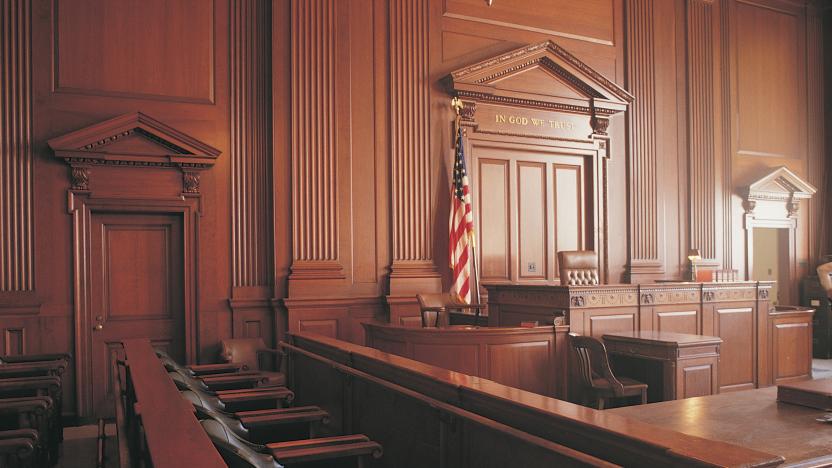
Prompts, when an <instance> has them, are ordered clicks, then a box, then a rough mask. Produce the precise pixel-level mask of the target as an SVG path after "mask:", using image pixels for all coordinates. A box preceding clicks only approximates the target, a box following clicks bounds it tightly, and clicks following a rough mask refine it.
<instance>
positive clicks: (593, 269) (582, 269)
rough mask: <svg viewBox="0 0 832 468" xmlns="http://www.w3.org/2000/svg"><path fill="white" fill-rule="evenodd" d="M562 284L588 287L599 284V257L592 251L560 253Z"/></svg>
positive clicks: (565, 251) (559, 262)
mask: <svg viewBox="0 0 832 468" xmlns="http://www.w3.org/2000/svg"><path fill="white" fill-rule="evenodd" d="M558 266H559V271H560V284H561V285H563V286H587V285H593V284H598V283H599V280H598V256H597V255H596V254H595V252H593V251H592V250H564V251H560V252H558Z"/></svg>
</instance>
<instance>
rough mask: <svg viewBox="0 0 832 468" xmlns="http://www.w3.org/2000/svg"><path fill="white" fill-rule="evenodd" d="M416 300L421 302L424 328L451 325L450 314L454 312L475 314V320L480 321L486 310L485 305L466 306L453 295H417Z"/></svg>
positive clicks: (420, 307)
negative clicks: (481, 313)
mask: <svg viewBox="0 0 832 468" xmlns="http://www.w3.org/2000/svg"><path fill="white" fill-rule="evenodd" d="M416 299H417V300H418V301H419V309H420V311H421V313H422V326H423V327H444V326H447V325H450V322H451V319H450V312H452V311H460V312H461V311H463V310H468V311H471V312H473V313H474V316H475V318H476V319H475V320H478V319H479V315H480V312H481V311H482V309H484V308H485V304H466V303H464V302H462V301H460V300H459V298H458V297H456V295H454V294H451V293H444V294H417V295H416Z"/></svg>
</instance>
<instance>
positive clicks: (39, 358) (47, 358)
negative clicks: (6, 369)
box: [0, 353, 72, 363]
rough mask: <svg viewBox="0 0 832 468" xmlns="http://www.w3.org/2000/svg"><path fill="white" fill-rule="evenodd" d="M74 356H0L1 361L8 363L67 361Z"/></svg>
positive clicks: (60, 354) (57, 354)
mask: <svg viewBox="0 0 832 468" xmlns="http://www.w3.org/2000/svg"><path fill="white" fill-rule="evenodd" d="M70 359H72V356H71V355H69V354H66V353H43V354H16V355H12V356H0V361H3V362H8V363H18V362H34V361H67V362H69V360H70Z"/></svg>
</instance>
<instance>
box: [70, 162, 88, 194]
mask: <svg viewBox="0 0 832 468" xmlns="http://www.w3.org/2000/svg"><path fill="white" fill-rule="evenodd" d="M69 179H70V190H84V191H86V190H89V189H90V168H88V167H85V166H70V168H69Z"/></svg>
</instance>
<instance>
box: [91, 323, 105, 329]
mask: <svg viewBox="0 0 832 468" xmlns="http://www.w3.org/2000/svg"><path fill="white" fill-rule="evenodd" d="M92 329H93V330H94V331H99V330H103V329H104V325H101V324H100V323H99V324H97V325H96V326H94V327H92Z"/></svg>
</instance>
